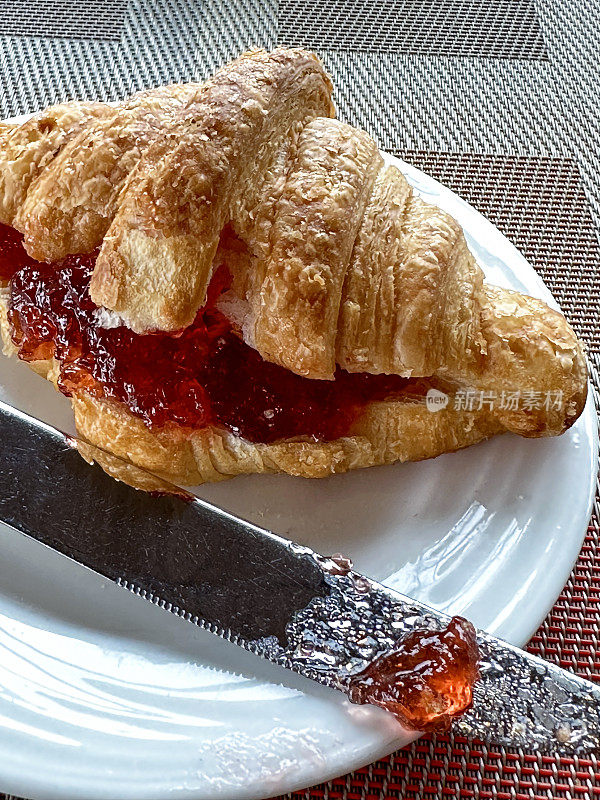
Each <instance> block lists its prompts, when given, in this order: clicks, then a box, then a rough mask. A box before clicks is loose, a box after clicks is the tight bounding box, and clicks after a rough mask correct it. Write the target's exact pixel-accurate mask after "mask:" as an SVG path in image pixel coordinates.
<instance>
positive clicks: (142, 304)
mask: <svg viewBox="0 0 600 800" xmlns="http://www.w3.org/2000/svg"><path fill="white" fill-rule="evenodd" d="M330 113H332V105H331V83H330V81H329V79H328V78H327V76H326V74H325V72H324V70H323V68H322V65H321V63H320V62H319V61H318V59H317V58H316V57H315V56H313V55H312V54H310V53H306V52H305V51H302V50H285V49H278V50H275V51H274V52H273V53H266V52H264V51H256V52H253V53H249V54H246V55H244V56H242V57H241V58H239V59H237V60H236V61H234V62H233V63H232V64H229V65H227V66H226V67H224V68H223V69H222V70H220V71H219V72H217V73H216V75H215V76H214V77H213V78H211V79H210V80H209V81H208V82H207V83H206V84H205V85H204V86H203V87H202V89H201V90H199V92H198V94H197V96H196V97H194V98H193V99H192V100H191V101H190V103H189V104H188V106H187V108H186V109H185V111H184V112H183V113H182V114H181V115H179V116H178V117H177V118H176V121H175V131H174V133H173V134H172V135H169V134H167V135H165V136H162V137H161V138H160V139H159V140H158V141H156V142H155V143H154V144H153V145H152V146H151V147H149V148H148V150H147V151H146V152H145V154H144V157H143V159H142V161H141V162H140V164H139V167H138V168H137V170H136V171H135V173H134V174H133V175H132V176H131V179H130V181H129V184H128V187H127V192H126V193H125V194H124V195H123V197H122V200H121V203H120V206H119V209H118V212H117V214H116V216H115V219H114V220H113V223H112V225H111V226H110V229H109V231H108V233H107V235H106V238H105V240H104V244H103V246H102V249H101V252H100V255H99V257H98V261H97V264H96V269H95V270H94V275H93V278H92V283H91V287H90V291H91V296H92V299H93V300H94V302H95V303H97V304H98V305H105V306H107V307H108V308H111V309H112V310H114V311H116V312H118V313H120V314H122V315H123V316H124V317H125V318H126V319H127V321H128V324H130V326H131V327H132V328H133V329H134V330H151V329H157V328H158V329H161V330H178V329H180V328H183V327H185V326H186V325H189V324H190V323H191V322H192V320H193V318H194V316H195V314H196V311H197V310H198V308H199V307H200V305H201V304H202V303H203V302H204V298H205V294H206V287H207V285H208V282H209V280H210V276H211V273H212V267H213V261H214V257H215V253H216V250H217V246H218V243H219V237H220V234H221V231H222V229H223V227H224V226H225V224H226V223H227V222H228V221H229V220H231V219H237V220H238V225H239V226H240V227H243V225H244V217H245V216H246V215H247V214H249V213H251V212H252V210H253V209H254V207H255V204H256V203H255V201H254V197H255V196H256V194H257V190H259V192H258V193H260V190H261V189H263V187H265V186H266V188H267V189H268V191H269V193H271V192H272V191H273V190H274V188H275V187H273V186H272V185H271V183H270V181H269V180H267V181H266V182H265V176H268V175H270V171H271V168H272V166H273V164H274V163H275V162H278V159H279V158H280V154H281V152H282V151H284V152H287V151H293V149H294V147H295V140H296V139H297V137H298V135H299V133H300V131H301V129H302V127H303V126H304V125H306V123H308V122H310V121H311V119H314V118H315V117H318V116H326V115H327V114H330Z"/></svg>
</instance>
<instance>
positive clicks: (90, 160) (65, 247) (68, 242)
mask: <svg viewBox="0 0 600 800" xmlns="http://www.w3.org/2000/svg"><path fill="white" fill-rule="evenodd" d="M197 90H198V84H194V83H192V84H175V85H171V86H162V87H159V88H157V89H151V90H147V91H144V92H139V93H138V94H135V95H133V97H131V98H130V99H129V100H127V101H125V102H124V103H121V104H119V106H117V107H114V108H111V109H110V113H108V114H104V115H101V116H99V117H98V118H96V119H89V120H87V122H88V124H85V125H82V126H81V127H80V130H79V132H78V134H77V135H75V136H70V137H69V139H68V141H67V142H66V143H65V145H64V146H63V147H62V149H61V151H60V153H58V154H57V155H56V156H55V157H54V159H53V161H52V163H51V164H48V166H47V168H46V169H44V170H43V171H42V172H41V173H40V174H39V177H38V178H37V180H35V181H33V182H32V184H31V186H30V188H29V191H28V193H27V196H26V198H25V199H24V201H23V203H22V205H21V207H20V209H19V212H18V214H17V215H16V217H15V219H14V222H13V224H14V226H15V227H16V228H17V229H18V230H20V231H21V232H22V233H23V235H24V244H25V246H26V248H27V250H28V252H29V253H30V255H32V256H33V257H34V258H36V259H37V260H38V261H59V260H60V259H61V258H64V256H66V255H69V254H70V253H88V252H90V251H91V250H93V249H94V248H95V247H97V246H98V245H99V244H101V242H102V239H103V237H104V234H105V233H106V231H107V229H108V226H109V225H110V223H111V222H112V219H113V217H114V216H115V214H116V211H117V208H118V198H119V195H120V192H121V190H122V189H123V186H124V184H125V183H126V181H127V179H128V177H129V175H130V173H131V172H132V170H133V169H134V168H135V166H136V165H137V163H138V161H139V160H140V158H141V156H142V154H143V153H144V151H145V150H146V148H147V147H148V146H149V145H150V143H151V142H153V141H154V140H155V139H156V138H157V137H158V136H159V134H160V133H161V132H162V131H163V130H164V129H165V128H167V127H168V125H169V124H170V123H171V122H172V119H173V116H174V114H175V113H176V112H177V111H178V110H179V109H181V107H182V106H183V105H185V103H186V102H187V101H188V100H189V99H190V98H191V97H192V96H193V95H194V94H195V93H196V92H197ZM82 153H85V154H86V155H85V158H82V157H81V154H82Z"/></svg>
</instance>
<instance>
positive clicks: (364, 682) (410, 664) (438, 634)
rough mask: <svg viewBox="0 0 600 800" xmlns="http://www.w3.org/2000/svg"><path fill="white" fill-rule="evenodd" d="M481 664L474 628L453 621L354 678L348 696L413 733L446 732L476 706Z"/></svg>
mask: <svg viewBox="0 0 600 800" xmlns="http://www.w3.org/2000/svg"><path fill="white" fill-rule="evenodd" d="M478 661H479V651H478V648H477V638H476V633H475V628H474V627H473V625H471V623H470V622H468V621H467V620H466V619H463V618H462V617H452V619H451V620H450V622H449V623H448V626H447V627H446V628H444V629H443V630H441V631H421V630H415V631H413V632H412V633H410V634H409V635H408V636H407V637H406V638H405V639H403V640H402V641H401V642H400V643H399V644H398V645H397V646H396V647H395V649H394V650H392V651H391V652H387V653H383V654H382V655H381V656H379V657H378V658H376V659H375V660H374V661H372V662H371V663H370V664H369V665H368V666H367V667H366V668H365V669H364V670H362V672H359V673H357V674H356V675H353V676H352V678H351V680H350V684H349V689H348V697H349V698H350V700H351V702H353V703H359V704H364V703H370V704H371V705H376V706H380V707H381V708H385V709H386V711H390V712H391V713H392V714H394V716H395V717H396V718H397V719H398V720H399V721H400V722H401V723H402V725H404V726H405V727H406V728H409V729H411V730H416V731H432V730H447V729H448V728H449V727H450V725H451V723H452V720H453V719H454V718H455V717H457V716H460V715H461V714H463V713H464V712H465V711H467V709H469V708H470V706H471V704H472V702H473V686H474V684H475V682H476V681H477V678H478V677H479V671H478V668H477V664H478Z"/></svg>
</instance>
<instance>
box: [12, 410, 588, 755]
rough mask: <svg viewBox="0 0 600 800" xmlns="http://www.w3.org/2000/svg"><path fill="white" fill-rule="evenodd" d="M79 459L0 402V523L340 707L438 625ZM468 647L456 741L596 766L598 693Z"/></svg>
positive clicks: (316, 559) (221, 519)
mask: <svg viewBox="0 0 600 800" xmlns="http://www.w3.org/2000/svg"><path fill="white" fill-rule="evenodd" d="M77 446H78V442H77V441H76V440H75V439H73V437H70V436H65V435H64V434H62V433H61V432H60V431H57V430H56V429H54V428H52V427H51V426H49V425H46V424H45V423H43V422H40V421H39V420H37V419H35V418H33V417H30V416H28V415H27V414H24V413H23V412H21V411H18V410H16V409H14V408H12V407H11V406H9V405H8V404H6V403H2V402H0V520H2V521H3V522H4V523H6V524H7V525H8V526H10V527H11V528H13V529H14V531H15V532H20V533H21V534H25V535H27V536H30V537H32V538H34V539H36V540H38V541H39V542H41V543H43V544H44V545H47V546H49V547H52V548H53V549H55V550H57V551H58V552H60V553H62V554H63V555H65V556H67V557H69V558H70V559H73V560H74V561H76V562H78V563H79V564H82V565H84V566H85V567H88V568H90V569H92V570H94V571H96V572H98V573H99V574H101V575H103V576H104V577H106V578H109V579H110V580H113V581H115V582H116V583H117V584H119V585H120V586H122V587H124V588H125V589H128V590H129V591H131V592H133V593H134V594H136V595H139V596H140V597H142V598H145V599H146V600H149V601H151V602H152V603H154V604H155V605H157V606H159V607H161V608H163V609H165V610H166V611H168V612H171V613H173V614H176V615H177V616H179V617H183V618H184V619H186V620H189V621H190V622H192V623H194V624H196V625H199V626H200V627H202V628H205V629H207V630H209V631H211V632H213V633H215V634H218V635H219V636H222V637H224V638H225V639H228V640H229V641H231V642H234V643H235V644H238V645H240V646H241V647H244V648H245V649H246V650H249V651H251V652H252V653H255V654H256V655H257V656H262V657H263V658H267V659H269V660H270V661H272V662H273V663H275V664H278V665H281V666H283V667H286V668H287V669H290V670H293V671H294V672H297V673H300V674H301V675H304V676H305V677H307V678H310V679H312V680H315V681H318V682H319V683H322V684H325V685H326V686H329V687H331V688H333V689H337V690H341V691H343V692H346V693H347V694H348V693H349V692H350V686H351V682H352V679H353V677H354V676H355V675H356V674H357V673H360V672H362V671H363V670H364V669H365V668H368V666H369V665H370V664H372V663H373V661H374V660H375V659H377V658H378V657H380V656H381V655H382V654H385V653H387V652H390V651H391V650H393V648H394V647H395V646H396V644H397V643H398V642H399V641H402V640H403V639H404V640H405V639H406V637H407V636H409V635H411V634H412V633H414V632H415V631H421V630H423V631H439V630H441V629H443V628H444V627H445V626H446V625H447V624H448V622H449V618H448V617H447V616H446V615H445V614H442V613H440V612H438V611H435V610H434V609H432V608H430V607H428V606H426V605H424V604H422V603H420V602H418V601H416V600H413V599H411V598H409V597H405V596H404V595H402V594H399V593H398V592H395V591H393V590H391V589H388V588H386V587H385V586H382V585H381V584H379V583H377V582H375V581H373V580H371V579H370V578H367V577H365V576H363V575H360V574H358V573H357V572H355V571H354V570H353V569H351V568H350V566H349V565H345V566H344V565H342V566H340V564H339V563H338V562H336V561H332V560H331V559H330V558H326V557H323V556H320V555H319V554H317V553H315V552H313V551H312V550H310V549H309V548H307V547H303V546H300V545H297V544H294V543H293V542H291V541H289V540H287V539H284V538H282V537H280V536H277V535H275V534H274V533H272V532H270V531H267V530H263V529H262V528H259V527H257V526H256V525H252V524H250V523H248V522H245V521H243V520H241V519H238V518H237V517H234V516H232V515H231V514H228V513H226V512H225V511H223V510H221V509H219V508H216V507H214V506H212V505H210V504H209V503H206V502H204V501H202V500H199V499H196V498H193V497H192V496H191V495H186V493H184V492H183V491H181V490H179V489H177V488H176V487H173V491H174V492H176V493H177V494H173V495H170V494H168V495H164V496H152V495H149V494H146V493H144V492H140V491H136V490H135V489H132V488H130V487H129V486H127V485H125V484H123V483H119V482H117V481H115V480H113V479H112V478H110V477H109V476H107V475H106V474H105V473H104V472H103V471H102V469H101V468H100V467H98V466H97V465H90V464H88V463H87V462H86V461H84V460H83V459H82V458H81V455H80V454H79V453H78V452H77ZM86 446H87V445H86ZM113 458H114V457H113ZM15 535H17V534H16V533H15ZM477 644H478V647H479V652H480V664H479V671H480V678H479V680H478V681H477V683H476V684H475V690H474V697H473V705H472V707H471V708H470V709H469V710H468V711H467V712H466V713H465V714H464V715H463V716H461V717H460V718H458V719H457V720H455V722H454V730H455V731H456V732H458V733H461V734H463V735H465V736H467V737H469V738H478V739H482V740H484V741H486V742H492V743H495V744H497V745H502V746H511V747H524V748H527V749H534V750H538V751H542V752H557V753H561V754H574V753H590V752H600V688H599V687H598V686H596V685H594V684H593V683H591V682H589V681H586V680H584V679H582V678H580V677H578V676H576V675H573V674H571V673H568V672H566V671H565V670H562V669H560V668H559V667H556V666H554V665H552V664H549V663H547V662H545V661H543V660H541V659H539V658H536V657H534V656H532V655H530V654H528V653H525V652H523V651H522V650H519V649H518V648H515V647H513V646H511V645H509V644H507V643H505V642H503V641H501V640H499V639H496V638H494V637H493V636H490V635H489V634H487V633H485V632H484V631H478V632H477Z"/></svg>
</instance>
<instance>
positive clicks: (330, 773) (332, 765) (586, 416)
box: [0, 114, 598, 800]
mask: <svg viewBox="0 0 600 800" xmlns="http://www.w3.org/2000/svg"><path fill="white" fill-rule="evenodd" d="M30 116H32V115H31V114H27V115H22V116H21V117H15V118H11V119H8V120H5V122H7V123H11V122H21V121H23V120H25V119H28V118H29V117H30ZM383 155H384V158H385V159H386V161H387V162H388V163H392V164H396V165H397V166H398V167H399V169H400V170H401V171H402V172H403V173H404V174H405V175H407V177H408V178H409V181H410V182H411V184H412V183H413V180H417V181H418V180H419V179H423V178H424V179H425V181H426V183H427V185H428V186H430V187H432V188H435V187H440V189H441V190H442V192H443V193H446V194H447V193H450V194H451V195H452V196H453V198H454V199H457V200H458V201H459V203H460V204H461V207H462V208H463V209H464V211H465V213H466V214H473V215H474V217H473V218H474V219H476V220H477V222H478V224H480V225H483V226H484V227H485V226H489V227H490V228H491V229H493V230H494V235H498V234H499V235H500V236H502V238H503V239H504V241H505V243H506V245H507V248H508V249H509V250H510V252H511V258H513V259H514V261H515V263H518V264H520V265H521V268H524V269H526V270H527V271H528V272H529V273H530V274H531V277H532V278H533V277H535V279H536V283H537V284H538V287H539V290H540V295H541V296H542V297H543V298H544V299H547V298H552V295H551V293H550V291H549V289H548V287H547V286H546V285H545V283H544V282H543V280H542V279H541V277H540V276H539V275H538V274H537V272H536V270H535V269H534V268H533V267H532V266H531V265H530V264H529V262H528V261H527V260H526V259H525V257H524V256H523V255H522V254H521V253H520V251H519V250H518V249H517V248H516V247H515V246H514V245H513V244H512V243H511V242H510V241H509V240H508V239H507V237H506V236H504V234H502V233H501V231H499V230H498V228H497V227H496V226H494V225H493V224H492V223H491V222H490V221H489V220H487V219H486V217H484V216H483V215H482V214H481V213H480V212H478V211H477V210H476V209H474V208H473V207H472V206H471V205H470V204H469V203H467V202H466V201H465V200H463V199H462V198H460V196H459V195H457V194H456V193H454V192H452V191H451V190H450V189H448V187H446V186H444V185H443V184H441V183H440V182H438V181H436V180H435V179H434V178H432V177H431V176H429V175H428V174H427V173H425V172H423V171H422V170H420V169H418V168H417V167H414V166H412V165H411V164H408V163H407V162H405V161H403V160H402V159H399V158H397V157H396V156H393V155H391V154H387V153H383ZM411 178H412V180H411ZM507 267H508V265H507ZM509 269H510V271H511V272H512V268H510V267H509ZM552 302H553V304H554V305H557V304H556V301H555V300H554V299H553V298H552ZM578 424H581V425H584V426H585V429H586V430H587V431H588V433H589V440H590V441H591V443H592V447H591V450H590V453H589V455H590V458H589V463H588V467H589V480H588V484H587V486H586V487H585V492H586V494H585V499H586V502H585V507H584V503H583V491H582V492H581V497H582V501H581V507H580V510H579V512H578V514H577V523H576V525H577V527H579V526H581V530H580V533H581V536H580V537H579V545H578V547H577V550H576V552H575V545H574V541H575V539H574V541H573V542H571V551H572V552H571V554H570V556H569V559H568V560H565V562H564V570H561V573H560V574H561V575H562V574H563V571H564V579H563V578H560V577H558V575H556V576H554V578H553V580H552V581H551V583H552V586H551V589H550V590H549V591H548V592H547V594H546V596H547V598H548V599H547V603H544V604H543V606H544V607H543V608H542V607H541V606H539V607H537V611H536V614H535V615H532V616H531V618H530V621H529V623H528V624H527V625H525V626H523V634H522V635H521V636H520V637H518V639H519V640H518V641H517V640H515V639H514V638H513V640H512V642H513V643H514V644H517V645H519V646H521V645H523V644H524V643H525V642H526V641H528V640H529V639H530V638H531V636H532V635H533V634H534V633H535V631H536V630H537V629H538V628H539V625H540V624H541V623H542V622H543V620H544V619H545V618H546V616H547V614H548V613H549V611H550V610H551V609H552V607H553V606H554V604H555V603H556V599H557V598H558V596H559V595H560V593H561V591H562V589H563V587H564V585H565V583H566V581H567V580H568V577H569V575H570V574H571V572H572V570H573V567H574V565H575V564H576V563H577V560H578V558H579V555H580V552H581V546H582V544H583V541H584V539H585V535H586V532H587V524H588V521H589V519H590V516H591V513H592V510H593V504H594V499H595V496H596V479H597V471H598V427H597V415H596V408H595V401H594V391H593V388H592V384H591V380H589V381H588V399H587V403H586V406H585V409H584V411H583V412H582V415H581V418H580V421H578ZM584 517H585V521H584V522H581V520H583V518H584ZM574 527H575V526H574ZM571 556H572V557H571ZM567 566H568V571H567ZM559 584H560V585H559ZM551 597H553V599H551ZM512 613H513V615H514V614H516V613H517V611H516V610H515V611H513V612H512ZM415 738H416V737H415ZM398 743H399V740H398V739H397V738H396V737H394V738H392V739H389V740H386V741H382V742H381V746H380V747H379V746H377V747H376V746H372V747H370V748H369V749H368V750H367V751H364V752H361V753H360V755H357V754H356V753H355V752H354V751H353V755H352V756H351V757H348V754H347V753H346V754H345V755H344V750H343V747H342V748H340V749H339V752H338V753H337V757H335V756H333V757H332V756H331V753H328V758H327V764H326V768H325V765H324V766H323V767H322V768H313V769H311V768H308V769H306V770H305V771H304V772H303V774H302V776H299V777H298V778H297V779H296V780H294V781H291V782H289V781H288V782H287V783H286V782H285V778H284V779H283V780H282V781H281V783H280V784H277V785H276V787H275V790H276V791H275V793H276V794H284V793H287V792H292V791H296V790H298V789H302V788H305V787H307V786H312V785H314V784H315V783H321V782H324V781H328V780H331V779H332V778H335V777H337V776H339V775H342V774H345V773H347V772H350V771H353V770H355V769H358V768H360V767H361V766H363V765H364V764H368V763H371V762H372V761H374V760H376V759H380V758H384V757H386V756H387V755H389V754H390V753H392V752H394V751H395V750H397V749H398V746H399V744H398ZM405 744H406V742H404V743H403V744H402V746H405ZM1 770H2V767H1V763H0V777H1ZM28 786H30V787H31V788H33V789H34V794H32V792H31V789H28V788H27V787H28ZM9 788H10V792H11V793H12V794H19V795H21V796H29V797H32V796H35V797H36V798H37V797H40V798H43V797H48V798H61V799H62V800H81V798H84V797H88V796H89V797H95V798H106V800H110V798H111V795H110V794H107V793H106V792H105V793H102V792H98V793H96V794H87V793H86V792H81V791H80V790H77V792H75V793H74V791H69V787H63V788H64V790H61V788H60V787H53V789H52V791H51V792H48V793H44V792H42V793H40V792H39V791H37V789H36V788H34V787H33V784H32V783H31V782H27V781H25V782H19V785H13V786H11V787H9ZM57 788H58V791H57ZM88 788H89V787H88ZM230 788H231V790H230V792H229V797H230V798H233V797H235V798H237V799H238V800H251V798H261V797H263V796H264V795H263V794H262V793H261V794H257V793H256V791H255V789H256V787H252V788H249V789H248V791H245V790H244V788H243V787H239V788H238V787H235V789H234V788H233V787H230ZM273 788H274V787H273V786H269V792H272V790H273ZM108 789H109V791H110V787H108ZM275 793H273V794H269V796H275ZM130 796H131V797H138V796H139V797H140V798H142V797H143V800H150V798H149V797H148V794H147V791H144V794H143V795H141V794H140V795H137V794H135V795H127V797H130ZM179 796H181V797H189V798H190V800H191V799H192V798H196V800H199V798H201V797H205V796H207V795H204V794H203V795H201V794H199V792H198V791H197V790H191V791H190V792H189V793H188V792H185V791H184V792H182V793H179ZM210 796H212V795H210ZM215 796H216V795H215ZM219 796H222V795H219Z"/></svg>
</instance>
